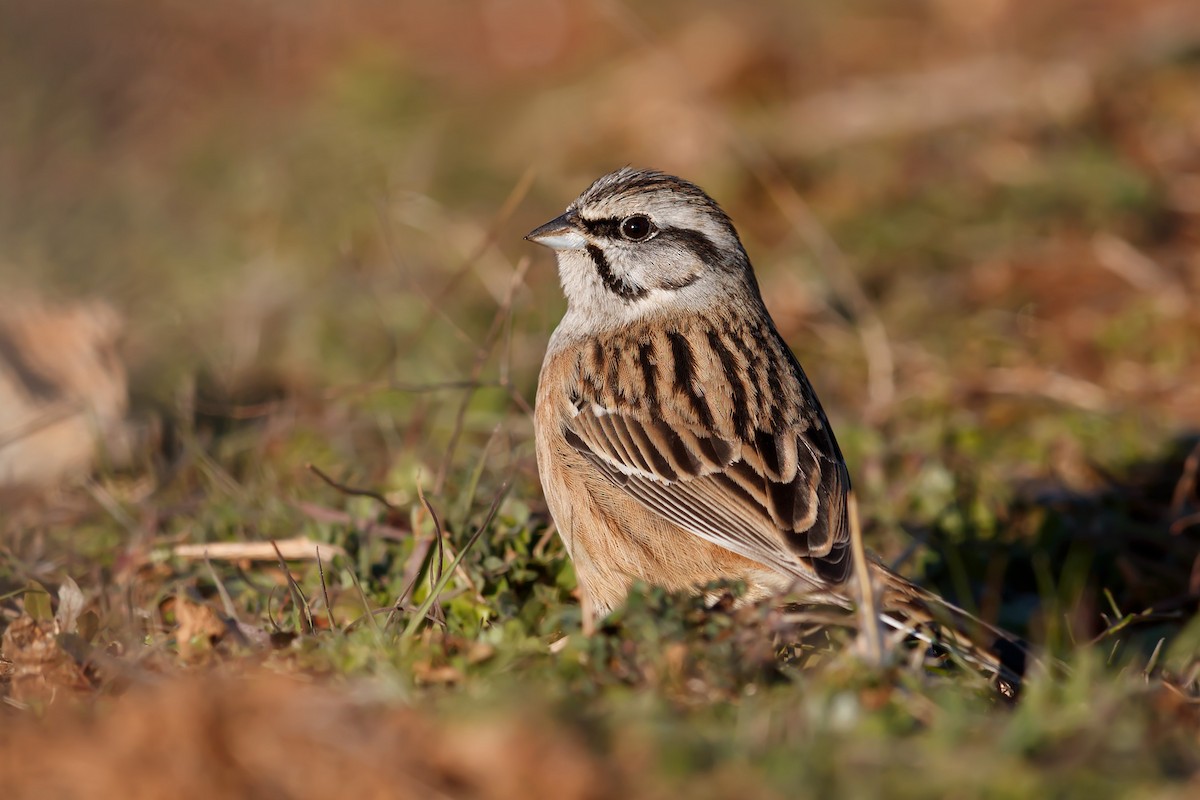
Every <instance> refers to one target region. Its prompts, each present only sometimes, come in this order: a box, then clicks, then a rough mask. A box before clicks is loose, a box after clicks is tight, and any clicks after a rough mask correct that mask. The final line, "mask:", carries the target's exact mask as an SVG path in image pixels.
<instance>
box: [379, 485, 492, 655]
mask: <svg viewBox="0 0 1200 800" xmlns="http://www.w3.org/2000/svg"><path fill="white" fill-rule="evenodd" d="M509 486H511V483H510V482H509V481H505V482H504V483H503V484H502V485H501V486H500V489H499V491H497V492H496V496H495V498H494V499H493V500H492V505H491V507H490V508H489V509H488V513H487V516H485V517H484V519H483V522H482V523H480V525H479V527H478V528H477V529H476V530H475V532H474V533H472V534H471V538H470V539H468V540H467V542H466V544H464V545H463V548H462V550H460V551H459V553H458V555H457V556H456V557H455V559H454V561H453V563H451V564H450V568H449V569H447V570H445V572H444V573H443V574H442V577H441V579H440V580H439V581H438V582H437V585H435V586H434V587H433V590H432V591H430V593H429V596H428V597H426V598H425V602H423V603H421V605H420V607H419V608H418V609H417V612H416V613H415V614H413V616H412V618H411V619H410V620H409V622H408V625H407V626H406V627H405V628H404V632H403V633H402V634H401V635H400V638H401V639H408V638H411V637H412V636H413V635H414V634H415V633H416V632H417V630H418V629H419V628H420V627H421V623H422V622H423V621H424V620H425V617H426V615H427V614H428V613H429V610H430V609H431V608H433V604H434V603H435V602H437V599H438V596H439V595H441V593H442V590H443V589H445V588H446V584H447V583H449V581H450V576H451V575H452V574H454V571H455V569H456V568H457V567H458V565H459V564H460V563H461V562H462V560H463V558H464V557H465V556H466V555H467V553H469V552H471V548H472V547H474V546H475V543H476V542H477V541H479V537H480V536H482V535H483V532H484V531H486V530H487V529H488V526H489V525H491V524H492V519H493V518H495V516H496V512H497V511H499V510H500V503H501V501H503V500H504V497H505V496H506V495H507V494H508V489H509Z"/></svg>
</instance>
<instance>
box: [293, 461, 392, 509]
mask: <svg viewBox="0 0 1200 800" xmlns="http://www.w3.org/2000/svg"><path fill="white" fill-rule="evenodd" d="M305 467H306V468H307V469H308V471H309V472H311V473H313V474H314V475H316V476H317V477H318V478H320V479H321V480H323V481H325V483H327V484H329V485H330V486H332V487H333V488H334V489H337V490H338V491H339V492H342V493H343V494H348V495H351V496H353V497H369V498H371V499H372V500H375V501H377V502H379V503H382V504H383V505H384V507H385V508H387V509H389V510H392V511H395V510H397V508H396V506H395V505H393V504H392V502H391V501H390V500H388V499H387V498H386V497H384V496H383V495H382V494H380V493H379V492H376V491H373V490H371V489H356V488H354V487H353V486H347V485H345V484H344V483H338V482H337V481H335V480H334V479H333V478H331V477H329V476H328V475H326V474H325V473H324V472H323V471H322V470H321V468H320V467H318V466H317V465H316V464H305Z"/></svg>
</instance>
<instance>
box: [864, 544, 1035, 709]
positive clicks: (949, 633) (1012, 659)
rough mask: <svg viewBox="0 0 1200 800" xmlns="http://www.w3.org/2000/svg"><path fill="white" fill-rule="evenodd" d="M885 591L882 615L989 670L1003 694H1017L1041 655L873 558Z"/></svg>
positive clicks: (891, 623) (877, 578)
mask: <svg viewBox="0 0 1200 800" xmlns="http://www.w3.org/2000/svg"><path fill="white" fill-rule="evenodd" d="M871 566H872V573H873V579H874V580H875V581H877V582H878V584H880V586H879V587H878V588H880V589H882V592H881V597H880V601H879V618H880V620H881V621H882V622H883V623H884V624H885V625H887V626H888V627H890V628H892V629H894V630H896V631H901V632H903V633H904V634H906V635H907V636H910V637H912V638H915V639H917V640H919V641H921V642H924V643H925V644H927V645H929V646H930V647H934V648H940V649H943V650H946V651H949V652H950V653H951V654H952V655H953V656H955V657H957V658H959V659H961V660H962V661H965V662H966V663H968V664H970V665H972V666H974V667H975V668H977V669H980V670H982V671H984V672H986V673H988V674H989V675H990V676H991V677H992V678H993V679H994V680H995V681H996V683H997V686H998V688H999V689H1000V691H1001V693H1003V694H1005V695H1009V696H1012V695H1015V693H1016V691H1017V689H1018V687H1019V686H1020V683H1021V680H1022V678H1023V677H1024V675H1025V674H1026V672H1027V670H1028V669H1029V668H1030V667H1031V666H1032V665H1033V664H1035V663H1038V661H1039V659H1038V657H1037V655H1036V654H1035V653H1034V652H1033V650H1031V649H1030V647H1029V645H1028V644H1026V643H1025V641H1024V640H1022V639H1021V638H1020V637H1018V636H1016V635H1014V634H1012V633H1009V632H1008V631H1005V630H1003V629H1002V628H998V627H996V626H995V625H992V624H990V623H988V622H985V621H983V620H981V619H979V618H978V617H976V616H974V615H973V614H971V613H969V612H967V611H965V610H963V609H962V608H959V607H958V606H956V605H954V604H953V603H951V602H949V601H948V600H945V599H943V598H941V597H939V596H938V595H936V594H934V593H932V592H930V591H927V590H925V589H922V588H921V587H919V586H917V585H916V584H914V583H912V582H911V581H909V580H908V579H906V578H904V577H903V576H901V575H898V574H897V573H895V572H893V571H891V570H890V569H888V568H887V567H885V566H883V565H882V564H879V563H878V562H872V563H871Z"/></svg>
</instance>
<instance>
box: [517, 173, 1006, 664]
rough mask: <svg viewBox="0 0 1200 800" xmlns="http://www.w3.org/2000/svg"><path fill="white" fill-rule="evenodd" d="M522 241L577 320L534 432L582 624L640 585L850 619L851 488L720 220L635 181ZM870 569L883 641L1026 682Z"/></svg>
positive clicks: (561, 330)
mask: <svg viewBox="0 0 1200 800" xmlns="http://www.w3.org/2000/svg"><path fill="white" fill-rule="evenodd" d="M525 238H526V239H527V240H529V241H531V242H535V243H537V244H540V245H544V246H546V247H548V248H550V249H552V250H553V251H554V252H555V255H556V257H557V262H558V274H559V279H560V283H561V286H562V291H563V294H564V295H565V297H566V301H567V308H566V311H565V313H564V315H563V317H562V319H561V321H560V322H559V324H558V326H557V328H556V329H555V330H554V332H553V333H552V334H551V336H550V339H549V343H548V345H547V349H546V354H545V358H544V360H543V363H542V368H541V372H540V375H539V378H538V387H537V399H536V403H535V407H534V432H535V443H536V454H537V463H538V473H539V476H540V479H541V484H542V488H543V491H544V494H545V497H546V503H547V506H548V508H549V511H550V514H551V516H552V518H553V520H554V523H555V527H556V528H557V531H558V534H559V536H560V537H561V539H562V542H563V544H564V546H565V549H566V551H567V553H568V555H569V557H570V558H571V560H572V562H573V564H574V568H575V574H576V578H577V581H578V586H579V590H580V595H581V605H582V606H583V608H584V616H585V620H588V619H590V620H598V619H601V618H603V617H604V616H605V615H607V614H608V613H609V612H611V611H612V610H613V609H614V608H616V607H617V606H619V605H620V604H621V603H622V602H623V601H624V599H625V598H626V596H627V593H628V592H629V590H630V587H631V586H633V585H634V584H635V583H636V582H639V581H640V582H643V583H645V584H649V585H655V586H660V587H663V588H665V589H668V590H672V591H687V592H700V591H703V587H705V586H708V585H711V584H712V583H713V582H717V581H740V582H742V583H743V584H744V586H745V594H744V595H743V596H742V598H741V602H744V603H751V602H758V601H763V600H767V599H769V598H776V597H780V596H783V595H785V594H786V595H789V596H801V597H803V598H804V599H805V600H806V601H811V602H814V603H820V604H828V605H832V606H836V607H841V608H845V609H852V608H853V607H854V606H855V603H856V598H857V597H858V594H857V593H856V592H857V590H856V589H855V588H854V586H853V585H852V584H853V581H852V568H853V557H852V548H851V535H850V522H849V497H850V490H851V482H850V474H849V470H848V468H847V466H846V461H845V459H844V458H843V456H842V451H841V449H840V448H839V446H838V442H837V438H836V437H835V436H834V432H833V429H832V428H831V426H830V424H829V419H828V417H827V416H826V414H825V411H824V410H823V408H822V406H821V403H820V400H819V399H818V398H817V394H816V392H815V391H814V389H813V386H812V384H811V382H810V381H809V379H808V377H807V375H806V374H805V372H804V369H803V368H802V367H801V365H800V363H799V361H797V359H796V357H795V355H794V354H793V352H792V350H791V348H790V347H789V346H788V345H787V343H786V342H785V341H784V339H783V337H782V336H781V335H780V333H779V331H778V329H777V327H776V325H775V323H774V321H773V320H772V318H771V315H770V313H769V312H768V310H767V307H766V305H765V303H764V301H763V297H762V293H761V291H760V289H759V285H758V282H757V279H756V277H755V273H754V269H753V267H752V265H751V263H750V259H749V257H748V256H747V254H746V250H745V248H744V247H743V245H742V242H741V239H740V238H739V236H738V233H737V230H736V229H735V227H734V225H733V222H732V221H731V219H730V218H729V216H728V215H727V214H726V213H725V212H724V211H723V210H722V209H721V207H720V206H719V205H718V204H717V203H716V201H714V200H713V199H712V198H711V197H710V196H709V195H708V194H707V193H705V192H704V190H702V189H701V188H700V187H699V186H697V185H696V184H694V183H691V182H689V181H686V180H683V179H681V178H678V177H675V176H673V175H668V174H665V173H663V172H658V171H655V170H649V169H639V168H633V167H624V168H621V169H618V170H616V171H614V172H611V173H609V174H606V175H604V176H602V177H600V178H598V179H596V180H595V181H594V182H593V183H592V184H591V185H590V186H589V187H588V188H587V189H585V190H584V191H583V193H582V194H580V195H579V197H577V198H576V199H575V200H574V201H573V202H571V203H570V205H569V206H567V209H566V211H565V212H564V213H562V214H561V215H559V216H557V217H555V218H554V219H552V220H550V221H549V222H547V223H545V224H544V225H541V226H539V227H537V228H535V229H534V230H533V231H531V232H530V233H529V234H528V235H527V236H526V237H525ZM868 568H869V571H870V574H871V581H872V582H873V583H878V584H879V585H880V586H881V587H882V591H881V596H882V602H881V618H882V619H884V620H885V622H890V623H891V624H892V625H893V627H897V628H900V629H902V630H906V631H908V632H909V633H913V632H915V631H917V629H918V627H919V626H920V625H922V624H926V623H947V622H948V624H949V625H950V626H951V627H952V628H955V629H957V630H958V631H959V638H963V639H966V640H967V642H968V644H970V645H971V647H972V652H973V653H974V655H973V657H975V658H978V659H979V660H981V661H984V662H986V665H987V666H988V667H989V668H990V669H992V670H993V672H996V673H999V672H1001V671H1007V672H1010V673H1011V672H1013V671H1014V670H1019V669H1023V665H1022V664H1017V665H1015V666H1013V667H1011V668H1010V667H1009V666H1006V665H1005V663H1004V661H1005V659H1006V658H1007V659H1008V660H1009V661H1014V660H1017V661H1019V660H1020V659H1019V658H1016V659H1014V657H1013V656H1011V653H1014V652H1020V651H1022V650H1023V648H1022V646H1021V645H1020V644H1019V642H1018V640H1016V638H1015V637H1012V636H1011V635H1008V634H1006V633H1005V632H1003V631H1000V630H999V629H998V628H994V627H992V626H990V625H988V624H987V623H984V622H982V621H980V620H977V619H975V618H974V617H972V616H971V615H970V614H968V613H967V612H965V611H963V610H962V609H960V608H958V607H956V606H954V605H952V604H950V603H948V602H946V601H944V600H942V599H941V598H940V597H938V596H936V595H934V594H933V593H931V592H927V591H925V590H924V589H922V588H920V587H918V586H916V585H915V584H913V583H911V582H910V581H908V580H907V579H905V578H904V577H902V576H900V575H899V574H897V573H895V572H893V571H892V570H890V569H888V568H887V567H885V566H884V565H883V564H882V563H881V562H880V561H879V560H878V559H875V558H871V559H869V566H868ZM889 615H890V616H889ZM981 638H982V640H983V641H984V644H983V645H981V646H974V643H975V641H976V640H978V639H981ZM925 641H930V640H929V639H928V638H926V639H925ZM975 651H978V652H975ZM997 651H999V652H997ZM1005 653H1009V654H1010V655H1005Z"/></svg>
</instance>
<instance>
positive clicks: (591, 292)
mask: <svg viewBox="0 0 1200 800" xmlns="http://www.w3.org/2000/svg"><path fill="white" fill-rule="evenodd" d="M525 238H526V239H529V240H530V241H534V242H537V243H539V244H543V245H545V246H547V247H549V248H551V249H553V250H555V251H556V253H557V256H558V271H559V277H560V279H561V281H562V287H563V293H564V294H565V295H566V297H567V306H568V311H567V314H568V316H569V317H570V316H578V317H581V318H582V319H581V320H580V322H582V321H584V320H586V322H587V325H586V327H587V328H590V329H592V330H597V329H603V328H607V327H614V326H619V325H624V324H627V323H629V322H631V321H634V320H636V319H640V318H643V317H648V316H652V315H654V314H657V313H660V312H664V311H675V312H677V311H680V310H688V309H691V310H696V311H704V310H707V309H710V308H711V307H712V306H713V304H714V303H722V304H728V303H729V302H730V301H741V302H753V303H761V302H762V301H761V300H760V299H759V294H758V286H757V284H756V283H755V280H754V272H753V270H752V269H751V267H750V261H749V259H748V258H747V257H746V251H745V250H744V249H743V248H742V243H741V241H740V240H739V239H738V235H737V231H736V230H734V227H733V223H732V222H730V221H729V217H728V216H726V214H725V212H724V211H722V210H721V207H720V206H718V205H717V204H716V202H714V201H713V199H712V198H711V197H709V196H708V195H707V194H705V193H704V191H703V190H702V189H700V187H698V186H696V185H695V184H693V183H688V182H687V181H685V180H681V179H680V178H676V177H674V176H672V175H665V174H663V173H661V172H654V171H651V170H642V169H633V168H631V167H625V168H623V169H619V170H617V171H616V172H612V173H609V174H608V175H605V176H604V177H602V178H599V179H598V180H597V181H596V182H595V183H593V184H592V185H591V186H589V187H588V188H587V189H586V190H585V191H584V192H583V194H581V195H580V196H579V197H578V198H577V199H576V200H575V202H573V203H571V205H569V206H568V207H567V210H566V212H565V213H564V214H562V215H561V216H559V217H556V218H555V219H552V220H550V221H549V222H547V223H546V224H545V225H542V226H541V227H539V228H537V229H535V230H533V231H532V232H530V233H529V235H528V236H526V237H525Z"/></svg>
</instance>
